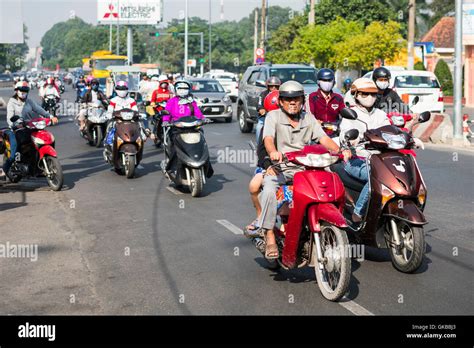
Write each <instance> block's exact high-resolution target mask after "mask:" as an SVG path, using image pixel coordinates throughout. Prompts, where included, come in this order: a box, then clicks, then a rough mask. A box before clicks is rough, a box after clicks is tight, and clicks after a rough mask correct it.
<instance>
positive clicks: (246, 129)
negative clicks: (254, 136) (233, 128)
mask: <svg viewBox="0 0 474 348" xmlns="http://www.w3.org/2000/svg"><path fill="white" fill-rule="evenodd" d="M237 118H238V120H239V128H240V131H241V132H242V133H250V132H251V131H252V129H253V123H251V122H247V119H246V117H245V110H244V108H243V107H242V106H240V107H239V109H238V112H237Z"/></svg>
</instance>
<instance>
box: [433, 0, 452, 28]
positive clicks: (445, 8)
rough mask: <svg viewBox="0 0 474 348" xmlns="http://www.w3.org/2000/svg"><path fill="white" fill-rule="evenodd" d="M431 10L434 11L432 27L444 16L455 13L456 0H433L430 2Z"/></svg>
mask: <svg viewBox="0 0 474 348" xmlns="http://www.w3.org/2000/svg"><path fill="white" fill-rule="evenodd" d="M430 10H431V11H432V12H433V15H432V16H431V20H430V27H433V26H434V25H435V24H436V23H438V21H439V20H440V19H441V18H442V17H444V16H448V15H452V13H454V1H453V0H451V1H446V0H433V1H432V3H431V4H430Z"/></svg>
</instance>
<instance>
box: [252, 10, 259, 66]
mask: <svg viewBox="0 0 474 348" xmlns="http://www.w3.org/2000/svg"><path fill="white" fill-rule="evenodd" d="M257 41H258V8H257V7H256V8H255V27H254V34H253V64H256V63H257V54H256V53H255V52H256V51H257Z"/></svg>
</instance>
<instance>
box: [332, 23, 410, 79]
mask: <svg viewBox="0 0 474 348" xmlns="http://www.w3.org/2000/svg"><path fill="white" fill-rule="evenodd" d="M404 46H405V41H404V40H403V39H402V36H401V34H400V24H398V23H396V22H394V21H388V22H387V23H381V22H373V23H371V24H370V25H368V26H367V27H366V28H365V30H364V31H363V32H362V33H359V34H357V35H351V36H349V37H347V39H346V40H343V41H340V42H337V43H335V44H334V48H333V49H334V55H333V56H332V57H331V58H330V60H329V62H330V64H331V65H332V66H336V67H342V66H344V67H347V68H354V69H358V70H360V69H371V68H372V67H373V65H374V62H375V61H377V60H382V61H385V60H387V59H392V58H393V57H395V56H396V55H397V54H398V53H399V52H400V51H401V49H402V48H403V47H404Z"/></svg>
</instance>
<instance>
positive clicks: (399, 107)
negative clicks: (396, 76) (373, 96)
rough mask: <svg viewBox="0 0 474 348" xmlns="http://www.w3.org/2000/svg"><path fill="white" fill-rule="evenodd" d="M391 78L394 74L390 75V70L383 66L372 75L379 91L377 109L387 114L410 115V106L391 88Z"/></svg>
mask: <svg viewBox="0 0 474 348" xmlns="http://www.w3.org/2000/svg"><path fill="white" fill-rule="evenodd" d="M391 77H392V74H391V73H390V70H388V69H387V68H385V67H383V66H382V67H379V68H377V69H375V70H374V72H373V73H372V80H373V81H374V82H375V84H376V85H377V88H378V90H379V93H378V96H377V101H376V102H375V107H376V108H377V109H381V110H383V111H385V112H386V113H389V112H394V111H395V112H401V113H409V112H410V110H409V108H408V105H406V104H405V103H404V102H403V101H402V99H401V98H400V96H399V95H398V93H397V92H395V91H394V90H393V89H391V88H389V85H390V78H391Z"/></svg>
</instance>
